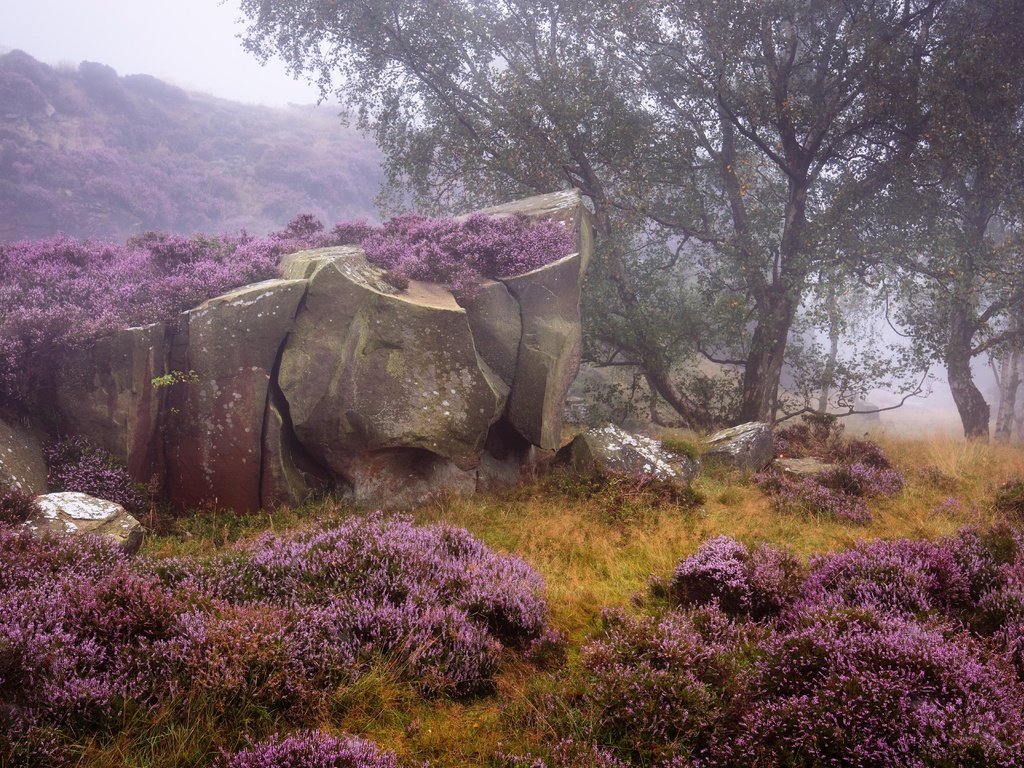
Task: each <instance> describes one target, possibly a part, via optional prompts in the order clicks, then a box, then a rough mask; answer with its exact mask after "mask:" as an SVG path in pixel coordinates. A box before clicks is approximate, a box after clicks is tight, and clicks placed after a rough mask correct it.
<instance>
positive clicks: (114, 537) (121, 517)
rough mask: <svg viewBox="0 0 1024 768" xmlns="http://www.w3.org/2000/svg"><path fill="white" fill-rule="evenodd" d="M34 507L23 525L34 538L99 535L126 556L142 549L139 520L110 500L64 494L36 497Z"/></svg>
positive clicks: (86, 495)
mask: <svg viewBox="0 0 1024 768" xmlns="http://www.w3.org/2000/svg"><path fill="white" fill-rule="evenodd" d="M36 507H37V512H36V513H35V514H33V515H32V516H31V517H30V518H29V519H28V520H26V521H25V522H24V523H23V525H24V526H25V528H27V529H28V530H30V531H31V532H32V533H33V534H35V535H37V536H40V535H46V534H51V535H58V536H68V535H82V534H92V535H95V536H103V537H104V538H107V539H110V540H111V541H113V542H114V543H115V544H116V545H117V546H118V547H119V548H120V549H121V550H122V551H123V552H125V553H127V554H129V555H133V554H135V553H136V552H138V550H139V547H140V546H142V526H141V525H140V524H139V521H138V520H136V519H135V518H134V517H132V516H131V515H130V514H128V513H127V512H126V511H125V508H124V507H122V506H121V505H120V504H116V503H114V502H113V501H106V500H104V499H97V498H96V497H95V496H89V495H88V494H86V493H74V492H70V491H67V492H64V493H48V494H45V495H42V496H37V497H36Z"/></svg>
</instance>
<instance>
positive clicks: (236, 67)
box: [0, 0, 318, 106]
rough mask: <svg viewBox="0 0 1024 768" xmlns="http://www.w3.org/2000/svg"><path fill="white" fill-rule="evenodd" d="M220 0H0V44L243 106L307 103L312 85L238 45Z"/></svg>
mask: <svg viewBox="0 0 1024 768" xmlns="http://www.w3.org/2000/svg"><path fill="white" fill-rule="evenodd" d="M240 15H241V14H240V12H239V10H238V7H237V3H236V2H234V0H227V1H226V2H224V3H222V2H221V1H220V0H28V2H26V1H25V0H0V49H6V50H13V49H21V50H23V51H25V52H26V53H28V54H29V55H30V56H32V57H34V58H36V59H38V60H40V61H43V62H45V63H47V64H51V65H55V64H60V63H71V64H73V65H76V66H77V64H78V63H79V62H81V61H96V62H100V63H101V64H107V65H109V66H111V67H113V68H114V69H116V70H117V73H118V74H119V75H134V74H145V75H153V76H154V77H158V78H160V79H161V80H166V81H167V82H170V83H173V84H174V85H177V86H180V87H182V88H185V89H187V90H191V91H200V92H203V93H209V94H213V95H214V96H219V97H221V98H225V99H231V100H233V101H242V102H247V103H250V104H266V105H270V106H283V105H285V104H288V103H295V104H311V103H314V102H316V100H317V97H318V91H317V89H316V88H315V87H314V86H312V85H309V84H307V83H305V82H301V81H295V80H294V79H292V77H291V75H289V74H288V73H287V72H286V70H285V67H284V64H283V63H281V62H280V61H277V60H273V61H271V62H268V64H267V65H266V66H261V65H260V63H259V62H258V61H257V60H256V58H255V57H254V56H252V55H251V54H249V53H246V52H245V51H244V50H243V49H242V44H241V41H240V40H239V39H238V37H237V35H238V34H239V33H240V32H241V31H242V30H243V26H242V25H241V24H239V23H238V21H237V19H238V17H239V16H240Z"/></svg>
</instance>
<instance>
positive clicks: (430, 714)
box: [83, 437, 1024, 766]
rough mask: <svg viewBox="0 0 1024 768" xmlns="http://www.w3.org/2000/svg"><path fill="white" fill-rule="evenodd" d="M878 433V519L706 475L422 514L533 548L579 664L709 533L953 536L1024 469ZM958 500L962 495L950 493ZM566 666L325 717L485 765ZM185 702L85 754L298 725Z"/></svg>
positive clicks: (222, 739)
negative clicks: (614, 498) (686, 504)
mask: <svg viewBox="0 0 1024 768" xmlns="http://www.w3.org/2000/svg"><path fill="white" fill-rule="evenodd" d="M880 442H882V444H883V446H884V447H885V449H886V451H887V453H888V454H889V455H890V457H891V458H892V459H893V460H894V462H895V463H896V465H897V466H898V467H899V468H900V469H901V470H902V471H903V472H905V474H906V476H907V487H906V489H905V490H904V491H903V493H902V494H900V495H899V496H898V497H897V498H895V499H890V500H883V501H878V502H874V503H873V504H872V511H873V513H874V522H873V523H872V524H871V525H869V526H854V525H846V524H840V523H835V522H831V521H827V520H814V519H805V518H798V517H794V516H790V515H783V514H778V513H775V512H774V511H772V510H771V509H770V507H769V504H768V501H767V499H766V498H765V497H764V496H763V495H762V494H761V493H760V492H759V491H758V490H757V489H755V488H752V487H751V486H750V485H749V484H748V483H747V482H746V478H744V477H743V476H741V475H739V474H738V473H733V474H718V475H705V476H703V477H701V478H700V479H698V481H697V483H696V487H697V489H698V490H699V491H701V492H702V493H703V494H704V495H705V496H706V498H707V501H706V503H705V504H704V505H703V506H701V507H698V508H696V509H692V510H685V509H680V508H675V507H664V506H662V507H650V506H642V505H641V506H637V507H634V508H632V509H631V510H630V512H629V514H625V515H623V514H621V513H619V512H617V511H616V510H615V509H610V508H605V509H601V507H602V503H601V502H602V500H601V499H597V500H593V499H591V500H589V501H586V500H580V499H574V498H571V497H569V496H567V495H565V494H559V493H558V492H556V491H553V490H552V488H551V487H550V485H549V484H548V485H545V484H541V483H538V484H533V485H529V486H526V487H523V488H521V489H517V490H515V491H512V492H508V493H504V494H494V495H487V496H478V497H474V498H462V499H460V498H453V499H443V500H440V501H436V502H433V503H430V504H427V505H425V506H423V507H421V508H419V509H417V510H415V511H414V512H413V513H412V514H413V516H414V517H415V519H416V520H417V521H420V522H424V523H430V522H435V521H441V520H443V521H446V522H450V523H453V524H456V525H460V526H464V527H465V528H467V529H468V530H470V531H471V532H472V533H474V534H475V535H477V536H478V537H480V538H481V539H482V540H483V541H485V542H486V543H487V544H489V545H490V546H492V547H493V548H495V549H498V550H502V551H506V552H513V553H516V554H518V555H520V556H522V557H523V558H525V559H526V560H527V561H528V562H529V563H531V564H532V565H533V566H534V567H535V568H536V569H537V570H539V571H540V572H541V573H542V574H543V575H544V577H545V578H546V580H547V585H548V598H549V602H550V604H551V610H552V617H553V623H554V625H555V626H556V627H557V628H558V629H560V630H561V631H563V632H565V633H566V634H567V635H568V637H569V639H570V650H569V670H570V675H571V670H572V667H573V664H574V661H575V657H576V655H577V654H578V650H579V648H580V647H581V645H582V644H583V643H584V642H585V640H586V638H587V637H588V636H590V635H591V634H592V633H593V632H595V631H596V630H597V629H598V627H599V625H600V613H601V611H602V609H603V608H606V607H614V606H618V607H627V608H628V609H630V610H642V609H643V603H644V602H645V601H646V600H648V597H647V594H648V584H649V582H650V579H651V578H652V577H658V576H666V575H668V574H669V573H670V572H671V570H672V568H673V566H674V565H675V563H676V562H678V560H679V559H680V558H682V557H684V556H686V555H687V554H689V553H691V552H693V551H694V550H695V549H696V548H697V547H698V546H699V544H700V543H701V542H702V541H704V540H705V539H706V538H708V537H710V536H714V535H718V534H722V533H725V534H729V535H732V536H735V537H737V538H739V539H741V540H743V541H744V542H746V543H753V542H757V541H768V542H772V543H775V544H782V545H785V546H788V547H790V548H791V549H793V550H794V551H796V552H798V553H799V554H800V555H802V556H805V557H807V556H810V555H813V554H815V553H819V552H823V551H827V550H832V549H837V548H843V547H846V546H848V545H850V544H852V543H854V542H855V541H857V540H860V539H866V538H878V537H882V538H897V537H912V538H933V537H938V536H943V535H946V534H950V533H952V532H954V531H955V530H957V529H958V528H959V527H961V526H963V525H977V526H986V525H989V524H991V523H993V522H995V520H996V519H995V515H994V513H993V511H992V510H991V506H990V500H991V497H992V493H993V491H994V489H995V487H996V486H997V485H998V484H1000V483H1001V482H1003V481H1004V480H1006V479H1007V478H1008V477H1010V476H1012V475H1020V474H1021V473H1024V450H1022V449H1021V448H1019V447H1007V446H982V445H969V444H965V443H963V442H960V441H955V440H952V439H950V438H945V437H942V438H934V439H927V440H914V441H910V440H894V439H886V438H882V439H881V441H880ZM951 497H952V498H954V499H956V502H957V503H955V504H950V503H947V500H948V499H950V498H951ZM345 514H349V511H348V510H345V509H343V508H338V507H337V506H334V505H331V504H327V503H324V504H320V505H315V506H309V507H307V508H303V509H299V510H281V511H278V512H276V513H272V514H268V513H264V514H260V515H254V516H249V517H246V518H238V517H235V516H233V515H213V516H209V515H208V516H205V517H202V518H200V517H196V518H191V519H186V520H182V521H179V522H178V523H176V524H175V526H174V530H173V531H172V532H170V533H169V534H168V535H165V536H161V537H156V538H152V539H150V540H149V541H148V542H147V543H146V548H145V553H146V554H149V555H151V556H156V557H160V556H164V555H171V554H185V553H188V554H203V553H206V552H212V551H214V550H216V549H217V548H219V547H222V546H224V545H225V544H228V543H230V542H232V541H235V540H237V539H239V538H242V537H245V536H249V535H252V534H254V533H256V532H260V531H264V530H267V529H274V530H282V529H284V528H287V527H292V526H295V525H301V524H306V523H308V522H309V521H310V520H317V521H319V522H320V523H329V522H330V521H331V520H332V519H337V518H338V517H339V516H342V515H345ZM562 674H563V675H564V673H562ZM558 675H559V673H553V672H538V671H537V670H536V669H535V668H533V667H530V666H527V665H525V664H524V663H523V662H521V661H519V660H517V659H516V658H512V657H511V654H510V658H509V659H508V662H507V664H506V665H505V668H504V669H503V671H502V673H501V675H500V677H499V680H498V690H497V692H496V693H495V694H493V695H491V696H486V697H482V698H479V699H476V700H471V701H467V702H450V701H424V700H423V699H421V698H419V697H418V696H417V695H415V694H414V693H413V692H412V691H411V690H409V689H408V688H407V687H405V686H402V685H400V684H396V683H394V682H393V681H392V679H391V678H390V676H389V674H388V670H387V669H381V670H380V672H379V674H377V675H373V676H370V677H368V678H365V679H363V680H361V681H360V682H359V683H358V684H357V685H356V686H355V687H354V688H352V689H346V690H342V691H339V692H337V694H336V696H335V697H334V701H333V703H332V705H331V707H330V708H329V710H328V711H325V712H323V713H322V714H321V716H320V718H319V719H320V724H321V725H322V726H323V727H326V728H329V729H332V730H340V731H347V732H352V733H359V734H363V735H366V736H368V737H370V738H374V739H376V740H377V741H378V742H380V743H381V744H382V745H384V746H387V747H389V748H392V749H395V750H397V751H398V752H399V753H400V754H401V755H403V756H404V757H408V758H414V759H418V760H430V761H431V763H432V765H434V766H473V765H484V764H486V763H487V760H488V758H489V757H490V756H491V755H493V754H494V752H495V751H496V750H497V749H499V748H500V746H499V745H502V746H503V748H504V749H506V750H508V751H512V752H516V751H525V750H527V749H529V748H530V747H531V746H541V745H544V744H545V743H550V741H551V739H553V738H554V734H553V733H552V732H550V731H549V730H548V729H547V728H546V726H545V722H544V719H543V715H541V714H540V712H539V711H538V710H537V709H536V708H535V707H534V705H533V701H535V700H536V697H537V696H538V695H539V694H542V693H543V692H544V691H546V690H553V689H554V688H555V686H556V684H557V679H558ZM182 706H183V707H185V706H187V707H188V708H189V711H187V712H182V711H179V712H176V713H172V712H164V713H160V714H159V716H158V717H157V718H155V722H153V723H150V722H149V719H148V718H146V717H140V718H138V719H137V721H135V722H132V723H128V724H126V725H127V727H126V729H125V730H124V732H123V734H122V736H121V737H120V738H118V739H117V740H116V741H115V742H114V743H111V744H106V745H103V746H102V747H101V746H99V745H95V746H93V747H92V748H90V749H88V751H87V756H86V759H85V760H84V762H83V764H85V765H89V766H101V765H102V766H108V765H109V766H114V765H123V764H132V765H153V766H157V765H159V766H170V765H202V764H205V763H206V761H207V760H208V759H209V755H210V754H211V752H212V753H215V752H216V750H217V749H218V748H220V747H228V748H230V747H233V746H234V745H235V744H237V743H239V739H240V737H241V732H242V731H249V732H251V733H256V734H258V733H261V732H265V731H268V730H272V729H274V728H277V727H288V726H287V724H282V723H278V722H276V721H275V720H274V718H273V716H271V715H269V714H267V713H258V712H257V713H253V712H246V713H239V719H238V721H235V722H231V723H224V722H223V721H221V722H215V721H214V720H212V719H211V718H210V717H209V716H208V715H207V714H206V713H205V712H204V710H203V707H202V704H201V703H198V702H189V703H187V705H186V703H184V702H183V703H182Z"/></svg>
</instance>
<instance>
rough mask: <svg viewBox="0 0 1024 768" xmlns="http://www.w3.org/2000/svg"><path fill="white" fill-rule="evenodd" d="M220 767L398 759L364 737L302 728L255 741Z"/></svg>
mask: <svg viewBox="0 0 1024 768" xmlns="http://www.w3.org/2000/svg"><path fill="white" fill-rule="evenodd" d="M220 768H398V758H397V757H396V756H395V754H394V753H392V752H384V751H381V750H380V749H379V748H378V747H377V746H376V745H375V744H373V743H372V742H369V741H366V740H364V739H358V738H355V737H352V736H332V735H330V734H328V733H325V732H323V731H302V732H299V733H295V734H292V735H290V736H287V737H285V738H281V737H280V736H276V737H273V738H271V739H269V740H267V741H263V742H260V743H258V744H254V745H253V746H251V747H248V748H247V749H243V750H241V751H239V752H237V753H235V754H234V755H232V756H231V757H229V758H226V759H224V760H223V761H222V762H221V763H220Z"/></svg>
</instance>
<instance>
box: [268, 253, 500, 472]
mask: <svg viewBox="0 0 1024 768" xmlns="http://www.w3.org/2000/svg"><path fill="white" fill-rule="evenodd" d="M285 274H286V275H295V276H297V277H308V279H309V289H308V292H307V295H306V300H305V303H304V305H303V310H302V312H301V313H300V314H299V317H298V319H297V321H296V324H295V328H294V330H293V331H292V333H291V334H290V336H289V338H288V342H287V344H286V346H285V349H284V353H283V355H282V357H281V367H280V374H279V377H278V382H279V384H280V387H281V392H282V393H283V395H284V398H285V400H286V401H287V406H288V412H289V414H290V417H291V423H292V427H293V429H294V433H295V436H296V438H297V440H298V442H299V443H300V444H301V445H302V446H303V447H304V448H305V450H306V451H308V453H309V454H310V455H311V456H312V457H313V459H314V460H316V462H318V463H319V464H321V465H323V466H324V467H326V468H328V469H330V470H331V472H333V473H335V474H337V475H339V476H341V477H343V478H345V479H351V478H350V475H351V474H352V472H354V471H355V470H353V468H352V467H353V457H354V456H357V455H360V454H363V453H366V452H370V451H380V450H384V449H395V448H406V449H421V450H424V451H429V452H430V453H432V454H435V455H437V456H440V457H442V458H445V459H449V460H450V461H451V462H452V463H453V464H454V465H455V466H456V467H457V468H458V469H461V470H469V469H472V468H474V467H475V466H476V464H477V463H478V461H479V456H480V452H481V450H482V449H483V445H484V441H485V439H486V437H487V431H488V429H489V428H490V426H491V424H493V423H494V422H495V421H497V419H498V418H499V417H500V416H501V414H502V411H503V410H504V406H505V400H506V397H507V394H508V387H507V386H506V385H505V384H504V383H503V382H502V380H501V378H500V377H499V376H498V375H497V374H496V373H495V372H494V371H493V370H492V369H491V367H490V366H489V365H487V363H486V362H484V360H483V359H482V358H481V357H480V356H479V355H478V354H477V352H476V346H475V344H474V342H473V335H472V330H471V328H470V323H469V319H468V317H467V314H466V310H465V309H463V308H462V307H460V306H459V305H458V304H457V303H456V301H455V299H454V297H453V296H452V294H451V292H450V291H448V290H447V289H446V288H444V287H443V286H440V285H435V284H431V283H422V282H418V281H415V280H413V281H410V283H409V287H408V288H407V289H406V290H404V291H402V292H399V291H398V290H397V289H395V288H394V287H392V286H391V285H389V284H388V283H387V282H386V280H385V279H384V273H383V271H382V270H380V269H378V268H377V267H375V266H372V265H371V264H369V263H368V262H367V261H366V258H365V256H364V255H363V253H362V251H361V250H360V249H359V248H356V247H340V248H326V249H321V250H319V251H312V252H306V253H303V254H297V255H296V256H294V257H292V258H291V259H289V260H287V262H286V264H285Z"/></svg>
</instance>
